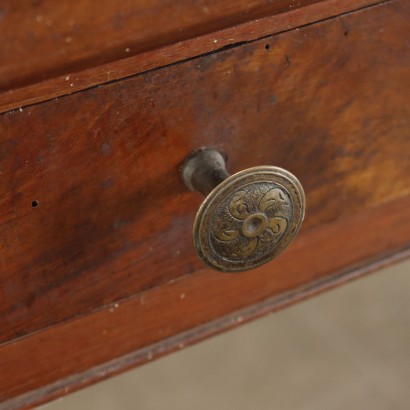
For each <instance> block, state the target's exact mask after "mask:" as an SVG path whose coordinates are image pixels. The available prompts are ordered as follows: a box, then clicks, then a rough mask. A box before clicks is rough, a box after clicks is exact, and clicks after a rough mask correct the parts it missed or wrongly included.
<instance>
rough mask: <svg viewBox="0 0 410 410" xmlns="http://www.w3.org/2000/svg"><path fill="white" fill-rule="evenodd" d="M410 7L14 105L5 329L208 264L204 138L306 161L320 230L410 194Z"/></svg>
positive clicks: (257, 161)
mask: <svg viewBox="0 0 410 410" xmlns="http://www.w3.org/2000/svg"><path fill="white" fill-rule="evenodd" d="M408 15H409V6H408V3H407V2H399V1H397V2H393V3H391V4H389V5H386V6H383V7H374V8H372V9H369V10H368V11H364V12H357V13H354V14H351V15H348V16H345V17H343V18H342V19H341V18H337V19H334V20H331V21H326V22H322V23H319V24H315V25H312V26H309V27H305V28H303V29H300V30H295V31H293V32H289V33H287V34H283V35H278V36H274V37H272V38H270V39H265V40H261V41H256V42H254V43H252V44H248V45H244V46H240V47H237V48H233V49H230V50H226V51H223V52H219V53H216V54H211V55H207V56H204V57H201V58H198V59H194V60H191V61H188V62H186V63H183V64H178V65H175V66H172V67H168V68H164V69H161V70H157V71H155V72H151V73H147V74H144V75H141V76H137V77H135V78H132V79H129V80H125V81H122V82H118V83H115V84H111V85H107V86H103V87H100V88H96V89H93V90H90V91H88V92H86V93H79V94H74V95H71V96H67V97H64V98H61V99H59V100H54V101H50V102H48V103H44V104H41V105H37V106H33V107H30V108H28V109H26V110H23V111H22V112H20V111H15V112H12V113H7V114H4V115H2V116H1V117H0V130H1V131H0V161H1V172H2V185H1V196H0V198H1V199H0V201H1V205H2V206H1V208H0V212H1V213H0V249H1V256H2V257H1V276H0V285H1V289H2V299H1V305H0V328H1V329H2V332H1V339H0V340H1V341H3V342H5V341H7V340H11V339H13V338H15V337H19V336H23V335H25V334H28V333H30V332H33V331H36V330H39V329H42V328H44V327H46V326H49V325H52V324H55V323H58V322H60V321H62V320H67V319H70V318H72V317H75V316H78V315H81V314H84V313H86V312H89V311H91V310H93V309H96V308H98V307H100V306H101V305H104V304H107V303H111V302H113V301H115V300H118V299H121V298H125V297H129V296H131V295H134V294H137V293H138V292H141V291H143V290H145V289H148V288H152V287H155V286H159V285H161V284H163V283H166V282H168V281H169V280H174V279H176V278H178V277H181V276H184V275H187V274H192V273H193V272H195V271H196V270H198V269H201V268H202V265H201V263H200V262H199V261H198V260H197V258H196V256H195V254H194V251H193V247H192V243H191V241H192V239H191V228H192V222H193V219H194V215H195V212H196V210H197V208H198V205H199V203H200V201H201V200H202V199H201V196H200V195H196V194H193V193H191V192H188V191H187V190H186V189H185V188H184V186H183V184H182V182H181V181H180V179H179V173H178V167H179V166H180V164H181V163H182V161H183V160H184V158H185V157H186V155H187V154H188V153H189V152H190V151H191V150H194V149H196V148H198V147H201V146H217V147H219V148H220V149H221V150H222V151H225V152H226V153H228V155H229V168H230V170H231V171H238V170H240V169H244V168H247V167H250V166H254V165H263V164H274V165H277V166H280V167H283V168H285V169H288V170H290V171H291V172H293V173H294V174H295V175H296V176H298V178H299V179H300V181H301V182H302V184H303V186H304V189H305V191H306V194H307V216H306V220H305V223H304V226H303V229H305V230H307V229H309V228H312V227H314V226H317V225H321V224H325V223H328V222H331V221H333V220H335V219H338V218H343V217H345V216H347V215H351V214H354V213H356V212H358V211H362V210H364V209H368V208H371V207H374V206H378V205H380V204H381V203H385V202H388V201H392V200H395V199H397V198H400V197H403V196H405V195H406V194H409V193H410V187H409V184H408V175H409V173H410V161H409V159H408V152H409V144H410V135H409V132H410V131H409V128H408V124H407V120H408V118H410V107H409V104H408V101H409V97H408V92H407V90H408V89H410V77H409V76H408V70H407V67H408V65H409V64H410V53H409V49H408V46H407V43H406V42H405V41H402V42H400V41H397V39H398V38H403V35H404V33H409V34H410V30H409V23H408V18H407V17H408ZM346 34H347V35H346ZM323 39H326V41H324V40H323ZM335 44H337V45H338V47H337V48H335ZM267 45H268V46H269V47H270V48H269V49H266V46H267ZM33 201H39V206H38V207H36V208H32V202H33ZM272 267H274V263H273V264H272Z"/></svg>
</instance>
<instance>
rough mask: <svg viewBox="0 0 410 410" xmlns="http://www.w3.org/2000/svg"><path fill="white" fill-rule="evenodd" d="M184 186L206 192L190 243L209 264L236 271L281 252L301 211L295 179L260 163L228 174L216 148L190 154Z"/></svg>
mask: <svg viewBox="0 0 410 410" xmlns="http://www.w3.org/2000/svg"><path fill="white" fill-rule="evenodd" d="M181 173H182V179H183V181H184V183H185V185H186V187H187V188H188V189H190V190H191V191H199V192H201V193H202V194H204V195H206V198H205V200H204V201H203V203H202V205H201V206H200V208H199V210H198V213H197V215H196V218H195V222H194V227H193V241H194V247H195V250H196V253H197V255H198V257H199V258H200V259H201V260H203V261H204V262H205V263H206V264H207V265H209V266H210V267H211V268H213V269H216V270H220V271H224V272H240V271H244V270H249V269H253V268H256V267H257V266H260V265H262V264H264V263H266V262H268V261H270V260H272V259H273V258H275V257H276V256H277V255H279V253H281V252H282V251H283V250H284V249H285V248H286V247H287V246H288V245H289V243H290V242H291V241H292V240H293V238H294V237H295V235H296V234H297V232H298V230H299V228H300V225H301V223H302V221H303V218H304V214H305V194H304V191H303V188H302V185H301V184H300V182H299V181H298V179H297V178H296V177H295V176H294V175H293V174H291V173H290V172H289V171H286V170H284V169H282V168H279V167H274V166H268V165H266V166H259V167H253V168H249V169H245V170H244V171H240V172H238V173H236V174H234V175H231V176H230V175H229V174H228V172H227V171H226V167H225V158H224V156H223V155H222V154H221V153H220V152H219V151H217V150H215V149H212V148H202V149H200V150H198V151H195V152H194V153H192V154H191V155H190V156H189V157H188V158H187V159H186V160H185V162H184V163H183V165H182V168H181Z"/></svg>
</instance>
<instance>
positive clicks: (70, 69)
mask: <svg viewBox="0 0 410 410" xmlns="http://www.w3.org/2000/svg"><path fill="white" fill-rule="evenodd" d="M146 3H149V5H150V7H152V9H151V10H148V11H147V9H146V7H147V4H146ZM205 3H207V4H208V3H209V4H208V6H207V7H208V9H206V10H208V11H209V13H208V14H207V17H206V18H203V13H204V11H203V8H204V4H205ZM211 3H212V4H213V5H217V7H211V8H210V7H209V6H210V5H211ZM265 3H266V4H265ZM374 3H378V1H377V0H344V1H343V2H340V1H339V0H322V1H320V2H316V1H313V0H304V1H301V2H298V3H292V2H289V1H275V2H262V1H259V0H258V1H253V2H243V1H241V2H235V4H234V5H233V3H232V2H227V1H223V2H222V1H218V2H215V1H206V2H205V1H203V2H202V3H201V4H202V11H201V12H199V13H198V14H195V13H194V11H195V10H196V9H197V8H198V7H201V4H200V2H195V3H192V2H187V1H184V2H181V1H179V2H168V4H167V8H162V9H161V8H160V7H159V4H160V2H159V1H158V0H157V1H155V2H138V4H137V2H135V0H134V1H127V2H121V3H115V2H110V3H109V7H106V8H103V9H102V8H101V5H100V3H99V2H98V3H97V2H94V1H91V0H87V1H81V2H80V3H79V4H76V6H75V7H71V6H72V2H67V1H66V0H64V1H63V2H61V1H59V2H52V3H51V2H50V1H43V2H40V3H38V2H37V3H35V4H34V3H32V5H31V6H28V5H27V2H18V3H16V2H11V1H10V2H9V1H8V2H4V6H3V7H4V8H5V9H4V10H6V9H7V8H9V9H10V10H9V11H7V12H6V11H4V10H3V20H4V24H3V25H0V33H1V34H2V38H7V41H4V43H3V60H2V61H3V64H2V66H0V78H2V80H1V81H0V83H2V84H3V85H2V86H0V89H1V90H2V91H0V112H5V111H8V110H11V109H15V108H21V107H24V106H27V105H29V104H33V103H38V102H42V101H46V100H48V99H51V98H54V97H58V96H61V95H66V94H72V93H73V92H76V91H79V90H84V89H86V88H91V87H93V86H95V85H99V84H103V83H106V82H108V81H113V80H117V79H120V78H124V77H127V76H130V75H133V74H136V73H141V72H143V71H146V70H150V69H153V68H156V67H160V66H164V65H168V64H171V63H174V62H176V61H181V60H184V59H187V58H191V57H194V56H198V55H200V54H204V53H208V52H211V51H215V50H218V49H221V48H223V47H225V46H228V45H232V44H237V43H239V42H244V41H250V40H255V39H257V38H260V37H263V36H266V35H270V34H273V33H278V32H280V31H284V30H289V29H291V28H295V27H298V26H301V25H305V24H308V23H311V22H314V21H319V20H321V19H325V18H329V17H332V16H336V15H338V14H340V13H345V12H348V11H352V10H356V9H359V8H360V7H364V6H367V5H369V4H374ZM51 4H52V7H50V5H51ZM67 5H69V6H70V8H71V9H70V11H69V12H67V14H64V13H63V12H64V11H65V9H66V8H67ZM294 6H295V7H294ZM95 8H97V9H98V15H99V19H94V18H93V17H91V18H90V17H89V15H88V14H86V13H91V15H92V16H93V15H94V14H95ZM120 8H121V9H120ZM177 8H180V9H181V10H185V9H184V8H186V13H183V14H184V17H185V18H181V19H169V18H168V16H169V15H170V13H171V14H172V12H173V11H175V9H177ZM7 10H8V9H7ZM21 10H23V12H21ZM138 10H145V11H144V12H141V13H137V11H138ZM283 10H287V12H286V13H282V11H283ZM155 11H158V13H159V14H160V16H161V18H157V17H158V16H155V19H154V21H152V19H151V18H146V17H147V16H148V17H149V16H151V17H152V16H153V15H155ZM82 12H83V13H84V14H81V13H82ZM39 13H40V14H39ZM41 13H45V15H43V14H41ZM127 13H128V14H127ZM230 13H232V14H230ZM0 14H1V12H0ZM73 15H74V16H75V18H76V19H75V20H74V19H73V18H74V17H73ZM38 16H41V18H39V17H38ZM69 16H71V18H72V20H70V19H69ZM119 16H126V18H125V20H126V21H127V24H125V25H124V26H122V27H121V28H119V27H116V26H115V21H116V20H118V18H119V19H121V18H122V17H119ZM224 16H230V17H229V18H226V19H224ZM256 16H258V20H252V18H254V17H256ZM263 16H265V17H263ZM50 18H52V20H50V21H54V19H56V21H57V23H56V22H55V21H54V23H53V24H52V25H50V26H47V21H48V20H47V19H50ZM101 19H102V20H104V21H105V23H106V24H103V25H101V24H100V22H101V21H100V20H101ZM191 19H192V21H191ZM0 20H1V17H0ZM16 20H18V21H19V24H14V23H15V22H16ZM37 20H40V21H37ZM165 20H166V21H165ZM70 22H72V23H73V27H71V26H70V24H69V23H70ZM74 22H77V23H76V24H74ZM195 22H196V23H198V24H196V23H195ZM23 23H24V25H23V26H22V24H23ZM193 23H195V24H196V25H195V24H194V25H192V24H193ZM44 24H45V25H46V26H44ZM67 24H68V26H67ZM189 24H191V25H189ZM175 25H177V26H178V25H179V26H180V27H179V28H180V29H178V30H175V31H172V30H171V29H172V27H173V26H175ZM22 27H25V30H22ZM74 27H75V28H74ZM51 30H52V35H51V36H50V31H51ZM170 30H171V32H170ZM215 30H216V31H215ZM72 31H74V32H72ZM67 38H68V39H70V42H69V43H67V41H66V39H67ZM113 39H115V41H113ZM79 40H80V41H79Z"/></svg>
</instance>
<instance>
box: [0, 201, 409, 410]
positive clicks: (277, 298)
mask: <svg viewBox="0 0 410 410" xmlns="http://www.w3.org/2000/svg"><path fill="white" fill-rule="evenodd" d="M409 208H410V196H408V197H406V198H402V199H400V200H398V201H394V202H390V203H387V204H385V205H382V206H380V207H377V208H373V209H371V210H366V211H363V212H359V213H357V214H355V215H353V216H347V217H345V218H343V219H340V220H336V221H333V222H331V223H329V224H326V225H322V226H318V227H316V228H314V229H310V230H308V231H306V232H305V233H304V234H303V235H300V236H299V237H298V238H297V239H296V240H295V243H294V246H293V247H292V248H291V249H289V252H287V253H286V252H285V253H284V254H282V255H281V256H280V257H279V258H278V259H277V260H276V263H275V266H274V267H273V266H264V267H260V268H258V269H257V270H255V271H253V272H252V274H251V275H250V274H246V273H243V274H237V275H223V274H220V273H219V272H215V271H210V270H201V271H198V272H196V273H195V274H194V275H187V276H185V277H183V278H181V279H180V280H178V281H174V282H169V283H167V284H166V285H164V286H159V287H156V288H153V289H150V290H147V291H145V292H141V293H140V294H139V295H138V296H136V297H134V298H130V299H127V300H124V301H121V302H119V303H114V304H112V305H110V306H106V307H104V308H103V309H101V310H100V311H98V312H93V313H91V314H89V315H87V316H84V317H82V318H79V319H76V320H73V321H70V322H66V323H63V324H59V325H57V326H54V327H51V328H48V329H46V330H44V331H42V332H39V333H36V334H33V335H32V336H30V337H27V338H22V339H20V340H17V341H15V342H13V343H9V344H6V345H4V346H3V347H1V349H0V369H7V377H2V378H0V409H1V410H14V409H26V408H31V407H32V406H33V405H38V404H41V403H43V402H45V401H47V400H50V399H53V398H56V397H59V396H61V395H64V394H67V393H69V392H72V391H74V390H77V389H79V388H81V387H85V386H87V385H89V384H90V383H92V382H95V381H98V380H101V379H104V378H107V377H109V376H112V375H114V374H117V373H119V372H120V371H124V370H126V369H129V368H130V367H133V366H136V365H141V364H143V363H146V362H149V361H151V360H153V359H155V358H158V357H160V356H162V355H164V354H167V353H170V352H172V351H175V350H179V349H182V348H184V347H186V346H189V345H190V344H192V343H195V342H198V341H200V340H202V339H204V338H205V337H209V336H212V335H215V334H217V333H219V332H221V331H223V330H227V329H231V328H233V327H235V326H238V325H240V324H243V323H245V322H247V321H249V320H251V319H254V318H256V317H259V316H261V315H264V314H267V313H269V312H272V311H275V310H277V309H279V308H283V307H286V306H288V305H290V304H292V303H295V302H297V301H300V300H303V299H305V298H307V297H311V296H314V295H316V294H318V293H319V292H322V291H324V290H326V289H329V288H332V287H334V286H337V285H340V284H342V283H344V282H346V281H348V280H351V279H354V278H356V277H359V276H361V275H363V274H365V273H368V272H369V271H372V270H374V269H378V268H380V267H383V266H386V265H388V264H389V263H392V262H395V261H398V260H400V259H401V258H404V257H409V256H410V243H409V242H410V241H409V238H410V219H409V218H408V216H409ZM375 221H377V223H375ZM380 232H385V233H387V234H385V235H381V234H380ZM330 238H331V239H330ZM403 244H406V247H407V248H406V249H405V248H403Z"/></svg>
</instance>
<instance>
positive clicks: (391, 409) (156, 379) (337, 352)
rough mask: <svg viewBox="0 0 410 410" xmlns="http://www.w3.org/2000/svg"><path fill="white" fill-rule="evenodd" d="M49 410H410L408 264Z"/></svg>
mask: <svg viewBox="0 0 410 410" xmlns="http://www.w3.org/2000/svg"><path fill="white" fill-rule="evenodd" d="M45 407H46V408H47V409H48V410H74V409H76V410H78V409H87V410H94V409H95V410H97V409H98V410H113V409H120V410H131V409H132V410H135V409H138V410H159V409H166V410H177V409H178V410H193V409H195V410H209V409H216V410H250V409H252V410H255V409H257V410H258V409H280V410H299V409H300V410H302V409H303V410H310V409H312V410H327V409H331V410H346V409H349V410H355V409H357V410H363V409H372V410H379V409H380V410H387V409H388V410H395V409H397V410H405V409H410V261H406V262H402V263H400V264H398V265H395V266H393V267H391V268H388V269H385V270H384V271H379V272H376V273H374V274H371V275H369V276H367V277H364V278H362V279H360V280H357V281H355V282H352V283H350V284H348V285H345V286H343V287H341V288H339V289H336V290H332V291H330V292H327V293H325V294H323V295H320V296H318V297H316V298H314V299H311V300H308V301H305V302H303V303H301V304H298V305H296V306H293V307H290V308H287V309H286V310H283V311H280V312H278V313H275V314H272V315H270V316H268V317H265V318H263V319H260V320H257V321H255V322H253V323H250V324H247V325H244V326H242V327H240V328H238V329H236V330H233V331H231V332H228V333H226V334H223V335H221V336H217V337H214V338H212V339H209V340H206V341H205V342H202V343H200V344H198V345H196V346H193V347H190V348H187V349H185V350H182V351H180V352H178V353H174V354H172V355H170V356H168V357H165V358H162V359H159V360H157V361H155V362H152V363H150V364H148V365H145V366H142V367H140V368H137V369H135V370H133V371H130V372H128V373H125V374H123V375H120V376H117V377H115V378H112V379H110V380H108V381H105V382H102V383H99V384H97V385H94V386H92V387H89V388H87V389H84V390H82V391H80V392H77V393H74V394H72V395H70V396H67V397H65V398H63V399H60V400H59V401H56V402H53V403H51V404H48V405H46V406H45Z"/></svg>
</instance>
